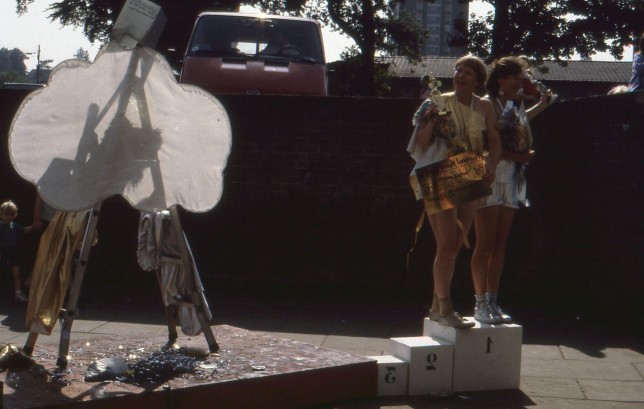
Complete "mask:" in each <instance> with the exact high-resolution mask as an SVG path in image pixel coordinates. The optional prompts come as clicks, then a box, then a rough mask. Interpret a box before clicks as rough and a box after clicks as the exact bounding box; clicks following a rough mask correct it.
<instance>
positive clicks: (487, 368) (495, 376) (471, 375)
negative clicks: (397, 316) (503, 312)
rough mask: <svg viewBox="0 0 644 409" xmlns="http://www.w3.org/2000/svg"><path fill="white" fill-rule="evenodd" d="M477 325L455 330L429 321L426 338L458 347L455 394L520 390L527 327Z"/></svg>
mask: <svg viewBox="0 0 644 409" xmlns="http://www.w3.org/2000/svg"><path fill="white" fill-rule="evenodd" d="M468 320H473V318H472V317H468ZM475 322H476V325H475V326H474V327H473V328H468V329H455V328H452V327H447V326H443V325H440V324H438V323H437V322H435V321H431V320H430V319H429V318H425V323H424V326H423V334H424V335H426V336H431V337H433V338H436V339H441V340H443V341H446V342H449V343H451V344H452V345H453V346H454V382H453V388H454V392H464V391H483V390H498V389H517V388H519V381H520V376H521V343H522V340H523V327H521V326H520V325H516V324H499V325H489V324H482V323H480V322H478V321H475Z"/></svg>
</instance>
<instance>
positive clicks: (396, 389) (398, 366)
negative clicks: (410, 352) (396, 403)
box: [367, 355, 409, 396]
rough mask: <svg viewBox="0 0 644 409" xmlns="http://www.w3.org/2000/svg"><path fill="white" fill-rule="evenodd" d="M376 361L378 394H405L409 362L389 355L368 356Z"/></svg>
mask: <svg viewBox="0 0 644 409" xmlns="http://www.w3.org/2000/svg"><path fill="white" fill-rule="evenodd" d="M367 358H372V359H375V360H376V361H378V396H404V395H407V374H408V372H409V363H408V362H407V361H403V360H402V359H399V358H396V357H395V356H391V355H382V356H369V357H367Z"/></svg>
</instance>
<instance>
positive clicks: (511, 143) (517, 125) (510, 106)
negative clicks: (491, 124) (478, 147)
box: [496, 101, 531, 153]
mask: <svg viewBox="0 0 644 409" xmlns="http://www.w3.org/2000/svg"><path fill="white" fill-rule="evenodd" d="M496 127H497V129H498V130H499V133H500V134H501V144H502V145H503V147H504V148H505V149H507V150H509V151H512V152H518V153H523V152H527V151H528V150H529V149H530V144H531V141H530V134H529V132H530V131H529V129H528V117H527V114H526V113H525V109H519V108H517V107H516V106H514V102H512V101H508V103H507V104H505V108H504V109H503V113H502V114H501V118H500V119H499V121H498V122H497V124H496Z"/></svg>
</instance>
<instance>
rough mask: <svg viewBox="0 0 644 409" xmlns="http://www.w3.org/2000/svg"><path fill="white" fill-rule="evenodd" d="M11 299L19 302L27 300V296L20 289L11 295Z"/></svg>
mask: <svg viewBox="0 0 644 409" xmlns="http://www.w3.org/2000/svg"><path fill="white" fill-rule="evenodd" d="M13 299H14V300H15V301H19V302H27V301H29V299H28V298H27V296H26V295H25V294H24V293H23V292H22V291H16V293H15V294H14V296H13Z"/></svg>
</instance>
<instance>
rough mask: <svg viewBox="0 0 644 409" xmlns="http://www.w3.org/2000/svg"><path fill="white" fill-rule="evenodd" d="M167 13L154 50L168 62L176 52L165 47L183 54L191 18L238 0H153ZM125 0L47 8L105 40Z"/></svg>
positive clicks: (67, 2) (70, 1) (68, 0)
mask: <svg viewBox="0 0 644 409" xmlns="http://www.w3.org/2000/svg"><path fill="white" fill-rule="evenodd" d="M15 1H16V4H17V9H18V10H19V11H21V12H23V13H24V12H26V11H28V6H29V3H31V2H33V0H15ZM154 2H155V3H156V4H158V5H159V6H161V8H162V9H163V12H164V13H165V15H166V16H167V17H168V22H167V23H166V26H165V29H164V30H163V33H162V35H161V38H160V39H159V44H158V46H157V48H158V50H159V51H160V52H162V53H164V54H166V56H168V58H169V60H170V61H171V63H172V62H173V60H175V61H174V62H176V59H177V58H175V57H176V56H173V55H171V53H170V52H169V51H168V50H176V53H178V54H183V52H184V51H185V49H186V46H187V44H188V39H189V38H190V32H191V31H192V27H193V25H194V22H195V19H196V17H197V15H198V14H199V13H201V12H202V11H207V10H213V11H231V10H237V9H238V8H239V5H240V3H241V0H218V1H213V0H189V1H186V0H184V1H176V0H154ZM124 4H125V0H60V1H57V2H52V3H51V5H50V6H49V8H48V9H47V10H48V12H49V13H50V14H49V17H50V19H51V20H52V21H56V20H57V21H58V22H59V23H61V24H62V25H65V26H72V27H80V28H82V30H83V34H84V35H85V37H86V38H87V39H88V40H89V41H90V42H91V43H94V42H101V43H102V42H107V41H108V40H109V34H110V30H111V29H112V26H113V24H114V22H115V21H116V19H117V17H118V15H119V13H120V12H121V9H122V8H123V5H124Z"/></svg>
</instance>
